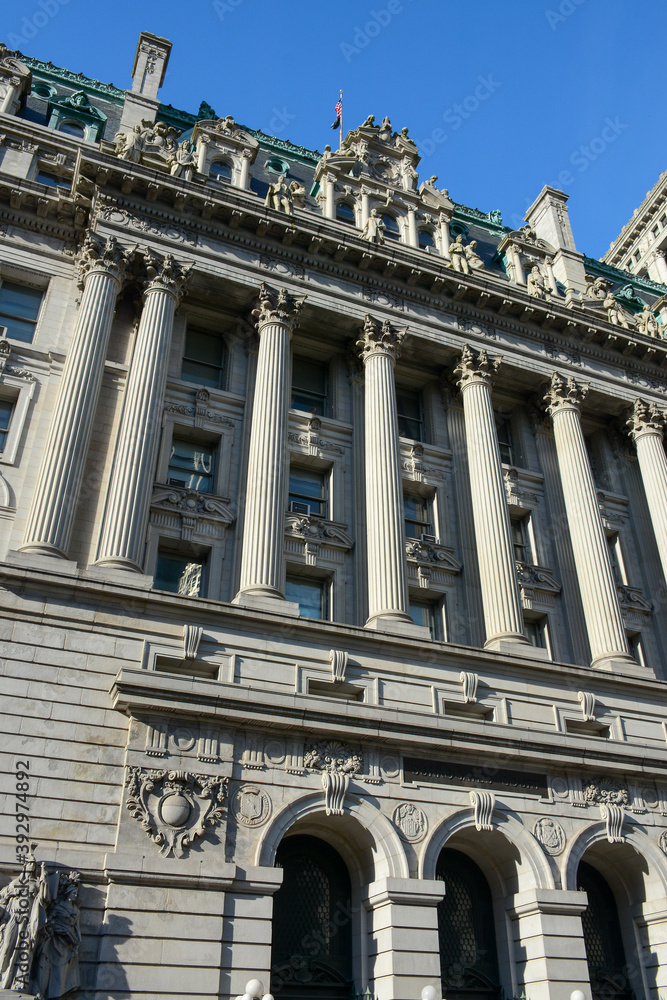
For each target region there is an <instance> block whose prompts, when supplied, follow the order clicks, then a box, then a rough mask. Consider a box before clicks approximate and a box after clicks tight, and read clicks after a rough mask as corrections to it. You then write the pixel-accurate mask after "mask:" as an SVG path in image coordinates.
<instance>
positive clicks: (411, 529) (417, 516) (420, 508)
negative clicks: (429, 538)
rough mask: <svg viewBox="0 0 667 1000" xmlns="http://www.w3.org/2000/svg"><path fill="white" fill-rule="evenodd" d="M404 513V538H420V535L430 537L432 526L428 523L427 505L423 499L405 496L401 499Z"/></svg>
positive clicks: (426, 501)
mask: <svg viewBox="0 0 667 1000" xmlns="http://www.w3.org/2000/svg"><path fill="white" fill-rule="evenodd" d="M403 509H404V511H405V537H406V538H420V537H421V536H422V535H432V534H433V530H432V525H431V522H430V521H429V503H428V500H424V498H423V497H417V496H410V495H405V496H404V497H403Z"/></svg>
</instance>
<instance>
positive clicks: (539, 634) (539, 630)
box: [523, 618, 548, 649]
mask: <svg viewBox="0 0 667 1000" xmlns="http://www.w3.org/2000/svg"><path fill="white" fill-rule="evenodd" d="M523 630H524V632H525V633H526V637H527V639H528V642H529V643H530V644H531V646H536V647H537V648H538V649H547V648H548V647H547V624H546V622H545V621H544V619H542V618H537V619H532V620H530V621H525V622H524V623H523Z"/></svg>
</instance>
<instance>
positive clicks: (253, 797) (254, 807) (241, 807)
mask: <svg viewBox="0 0 667 1000" xmlns="http://www.w3.org/2000/svg"><path fill="white" fill-rule="evenodd" d="M232 812H233V814H234V816H235V818H236V821H237V823H241V824H242V826H261V825H262V823H266V821H267V819H268V818H269V816H270V815H271V799H270V798H269V796H268V795H267V793H266V792H265V791H263V790H262V789H261V788H258V787H257V785H241V787H240V788H239V789H238V790H237V792H236V794H235V795H234V798H233V799H232Z"/></svg>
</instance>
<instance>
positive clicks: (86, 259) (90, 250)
mask: <svg viewBox="0 0 667 1000" xmlns="http://www.w3.org/2000/svg"><path fill="white" fill-rule="evenodd" d="M134 254H135V251H134V249H132V250H126V249H125V248H124V247H122V246H119V244H118V240H117V239H116V237H115V236H109V237H108V239H106V240H103V239H102V238H101V237H100V236H97V235H96V234H95V233H92V232H90V231H89V232H88V233H87V234H86V238H85V239H84V241H83V244H82V246H81V249H80V250H79V254H78V257H77V284H78V286H79V288H83V287H84V285H85V283H86V279H87V278H88V275H89V274H92V273H93V272H95V273H97V274H106V275H108V276H109V277H110V278H115V280H116V281H117V282H118V284H119V285H122V283H123V281H124V280H125V277H126V275H127V268H128V265H129V264H130V263H131V262H132V260H133V258H134Z"/></svg>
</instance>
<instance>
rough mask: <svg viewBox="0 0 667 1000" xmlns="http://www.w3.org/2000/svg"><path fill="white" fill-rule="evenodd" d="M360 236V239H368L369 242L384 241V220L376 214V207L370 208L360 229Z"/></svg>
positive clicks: (379, 242) (380, 242)
mask: <svg viewBox="0 0 667 1000" xmlns="http://www.w3.org/2000/svg"><path fill="white" fill-rule="evenodd" d="M361 238H362V240H368V242H369V243H378V244H382V243H384V222H383V221H382V219H381V218H380V216H379V215H378V210H377V208H374V209H372V210H371V214H370V215H369V216H368V220H367V222H366V225H365V226H364V228H363V230H362V233H361Z"/></svg>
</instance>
